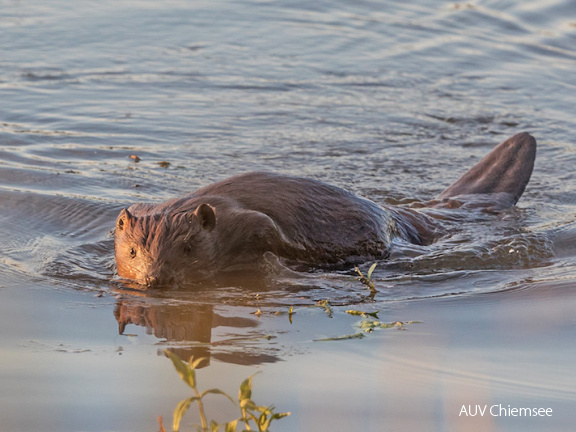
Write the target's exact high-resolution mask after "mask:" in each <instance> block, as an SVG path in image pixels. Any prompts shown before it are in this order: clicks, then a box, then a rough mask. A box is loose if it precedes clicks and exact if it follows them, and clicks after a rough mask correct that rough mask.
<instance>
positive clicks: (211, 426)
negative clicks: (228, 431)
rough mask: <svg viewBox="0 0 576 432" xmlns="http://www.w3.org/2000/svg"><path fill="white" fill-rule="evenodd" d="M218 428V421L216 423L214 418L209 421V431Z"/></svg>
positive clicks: (212, 431)
mask: <svg viewBox="0 0 576 432" xmlns="http://www.w3.org/2000/svg"><path fill="white" fill-rule="evenodd" d="M219 429H220V425H219V424H218V423H216V422H215V421H214V420H212V421H211V422H210V431H211V432H218V430H219Z"/></svg>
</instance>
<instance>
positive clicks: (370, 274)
mask: <svg viewBox="0 0 576 432" xmlns="http://www.w3.org/2000/svg"><path fill="white" fill-rule="evenodd" d="M377 265H378V263H374V264H372V265H371V266H370V268H369V269H368V275H367V276H366V279H370V277H371V276H372V272H373V271H374V269H375V268H376V266H377Z"/></svg>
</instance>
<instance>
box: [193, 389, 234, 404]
mask: <svg viewBox="0 0 576 432" xmlns="http://www.w3.org/2000/svg"><path fill="white" fill-rule="evenodd" d="M207 394H219V395H222V396H226V397H227V398H228V399H230V402H232V403H233V404H234V405H236V402H234V399H232V398H231V397H230V396H228V395H227V394H226V393H224V392H223V391H222V390H220V389H210V390H205V391H203V392H202V394H201V395H200V399H202V398H203V397H204V396H206V395H207Z"/></svg>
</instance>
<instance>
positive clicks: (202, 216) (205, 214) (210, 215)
mask: <svg viewBox="0 0 576 432" xmlns="http://www.w3.org/2000/svg"><path fill="white" fill-rule="evenodd" d="M194 215H195V216H196V217H197V218H198V220H199V221H200V226H201V227H202V228H204V229H205V230H206V231H208V232H211V231H212V230H213V229H214V227H215V226H216V209H215V208H214V207H212V206H211V205H210V204H200V205H199V206H198V208H197V209H196V211H195V212H194Z"/></svg>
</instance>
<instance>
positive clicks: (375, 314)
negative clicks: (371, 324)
mask: <svg viewBox="0 0 576 432" xmlns="http://www.w3.org/2000/svg"><path fill="white" fill-rule="evenodd" d="M378 312H380V311H376V312H364V311H359V310H354V309H349V310H347V311H346V313H347V314H350V315H358V316H361V317H364V318H366V317H367V316H371V317H374V318H378Z"/></svg>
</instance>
